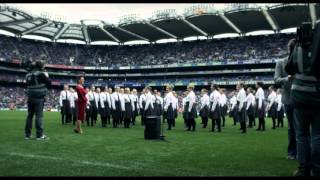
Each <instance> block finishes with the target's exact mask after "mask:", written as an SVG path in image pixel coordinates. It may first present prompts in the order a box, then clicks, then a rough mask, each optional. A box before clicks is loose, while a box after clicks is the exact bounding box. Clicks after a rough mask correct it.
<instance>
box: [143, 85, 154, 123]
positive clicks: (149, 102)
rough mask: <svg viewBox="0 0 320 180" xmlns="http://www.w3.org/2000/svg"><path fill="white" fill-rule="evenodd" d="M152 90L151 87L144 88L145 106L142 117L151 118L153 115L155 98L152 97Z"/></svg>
mask: <svg viewBox="0 0 320 180" xmlns="http://www.w3.org/2000/svg"><path fill="white" fill-rule="evenodd" d="M151 92H152V90H151V87H147V88H146V93H147V94H146V105H145V107H144V116H145V117H147V116H153V115H155V112H154V106H153V105H154V102H155V97H154V96H153V95H152V93H151Z"/></svg>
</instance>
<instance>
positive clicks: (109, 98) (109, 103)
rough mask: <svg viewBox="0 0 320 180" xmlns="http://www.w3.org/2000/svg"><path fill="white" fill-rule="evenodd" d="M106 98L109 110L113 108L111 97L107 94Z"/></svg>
mask: <svg viewBox="0 0 320 180" xmlns="http://www.w3.org/2000/svg"><path fill="white" fill-rule="evenodd" d="M106 98H107V102H108V106H109V108H111V95H110V94H106Z"/></svg>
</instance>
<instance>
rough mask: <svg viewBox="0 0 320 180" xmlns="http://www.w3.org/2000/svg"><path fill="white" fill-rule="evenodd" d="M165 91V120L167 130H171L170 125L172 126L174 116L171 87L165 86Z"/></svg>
mask: <svg viewBox="0 0 320 180" xmlns="http://www.w3.org/2000/svg"><path fill="white" fill-rule="evenodd" d="M166 91H167V94H166V96H165V97H164V107H163V109H164V111H165V114H166V119H167V123H168V129H167V130H171V127H172V124H173V120H174V118H175V114H174V104H175V97H174V95H173V93H172V86H170V85H167V86H166Z"/></svg>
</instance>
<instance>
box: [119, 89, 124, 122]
mask: <svg viewBox="0 0 320 180" xmlns="http://www.w3.org/2000/svg"><path fill="white" fill-rule="evenodd" d="M123 95H124V88H120V92H119V97H120V104H121V116H120V122H119V123H120V124H121V125H122V122H123V121H124V113H125V103H124V99H123Z"/></svg>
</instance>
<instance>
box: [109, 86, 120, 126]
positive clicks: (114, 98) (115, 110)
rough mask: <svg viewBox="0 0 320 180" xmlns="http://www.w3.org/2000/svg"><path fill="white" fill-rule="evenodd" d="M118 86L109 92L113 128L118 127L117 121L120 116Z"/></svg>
mask: <svg viewBox="0 0 320 180" xmlns="http://www.w3.org/2000/svg"><path fill="white" fill-rule="evenodd" d="M119 92H120V87H116V88H115V91H114V92H113V93H112V94H111V107H112V125H113V128H117V127H118V123H119V121H120V117H121V102H120V100H121V98H120V94H119Z"/></svg>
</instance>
